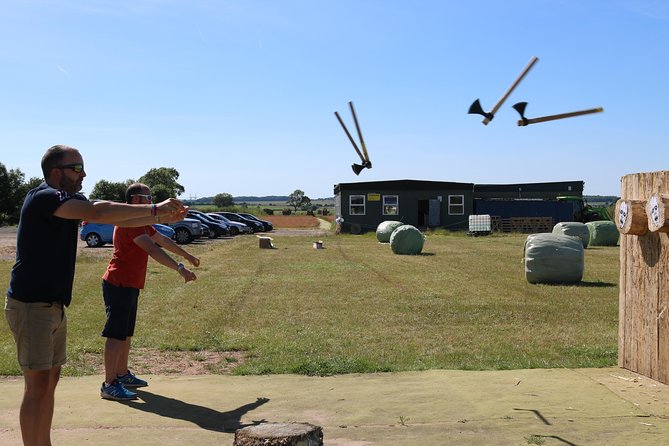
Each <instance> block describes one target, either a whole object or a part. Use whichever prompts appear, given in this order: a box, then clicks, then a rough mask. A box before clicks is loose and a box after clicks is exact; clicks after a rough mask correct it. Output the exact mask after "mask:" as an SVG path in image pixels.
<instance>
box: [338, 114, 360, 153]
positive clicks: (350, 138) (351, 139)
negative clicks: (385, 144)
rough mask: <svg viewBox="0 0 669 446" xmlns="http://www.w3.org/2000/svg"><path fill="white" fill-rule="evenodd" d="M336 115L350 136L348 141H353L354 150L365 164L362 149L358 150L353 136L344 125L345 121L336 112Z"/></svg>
mask: <svg viewBox="0 0 669 446" xmlns="http://www.w3.org/2000/svg"><path fill="white" fill-rule="evenodd" d="M334 114H335V116H336V117H337V121H339V123H340V124H341V127H342V128H343V129H344V131H345V132H346V136H348V139H349V140H350V141H351V144H353V148H354V149H355V151H356V152H357V153H358V156H359V157H360V159H361V160H362V162H363V163H364V162H365V157H364V156H362V153H360V149H358V145H357V144H356V143H355V141H353V137H352V136H351V134H350V133H349V132H348V129H347V128H346V125H345V124H344V121H342V120H341V118H340V117H339V113H337V112H334Z"/></svg>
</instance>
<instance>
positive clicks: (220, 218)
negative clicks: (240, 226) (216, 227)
mask: <svg viewBox="0 0 669 446" xmlns="http://www.w3.org/2000/svg"><path fill="white" fill-rule="evenodd" d="M211 217H213V218H215V219H216V220H221V221H224V222H226V223H230V220H228V219H227V218H225V217H224V216H222V215H221V214H211Z"/></svg>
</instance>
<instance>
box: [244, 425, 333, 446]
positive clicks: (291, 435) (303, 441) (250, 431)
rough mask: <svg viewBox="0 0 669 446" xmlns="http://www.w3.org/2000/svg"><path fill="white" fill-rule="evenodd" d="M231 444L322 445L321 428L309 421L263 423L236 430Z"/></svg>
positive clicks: (249, 445)
mask: <svg viewBox="0 0 669 446" xmlns="http://www.w3.org/2000/svg"><path fill="white" fill-rule="evenodd" d="M233 446H323V428H321V427H320V426H314V425H313V424H309V423H263V424H258V425H256V426H248V427H245V428H243V429H239V430H238V431H236V432H235V442H234V443H233Z"/></svg>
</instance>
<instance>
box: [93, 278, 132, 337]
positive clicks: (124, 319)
mask: <svg viewBox="0 0 669 446" xmlns="http://www.w3.org/2000/svg"><path fill="white" fill-rule="evenodd" d="M102 297H103V298H104V301H105V313H106V314H107V321H106V322H105V328H104V329H103V330H102V336H104V337H105V338H114V339H118V340H121V341H125V340H126V338H128V337H130V336H132V335H134V334H135V320H136V319H137V301H138V298H139V289H138V288H126V287H122V286H116V285H112V284H111V283H109V282H107V281H105V280H103V281H102Z"/></svg>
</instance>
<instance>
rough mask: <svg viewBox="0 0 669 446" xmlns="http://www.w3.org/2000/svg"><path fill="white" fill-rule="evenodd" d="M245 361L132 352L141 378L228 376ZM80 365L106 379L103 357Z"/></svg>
mask: <svg viewBox="0 0 669 446" xmlns="http://www.w3.org/2000/svg"><path fill="white" fill-rule="evenodd" d="M244 359H245V354H244V352H214V351H195V352H190V351H188V352H183V351H178V352H175V351H160V350H158V349H152V348H133V349H132V350H131V351H130V369H131V370H132V371H133V373H137V374H142V375H166V376H169V375H180V376H184V375H226V374H230V373H231V372H232V371H233V370H234V369H235V367H237V366H239V365H240V364H242V363H243V362H244ZM80 361H82V362H83V363H84V364H86V365H87V366H88V367H90V368H92V369H93V370H94V371H95V373H96V374H99V375H104V372H105V367H104V363H103V358H102V354H101V353H84V354H83V355H82V356H81V358H80Z"/></svg>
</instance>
